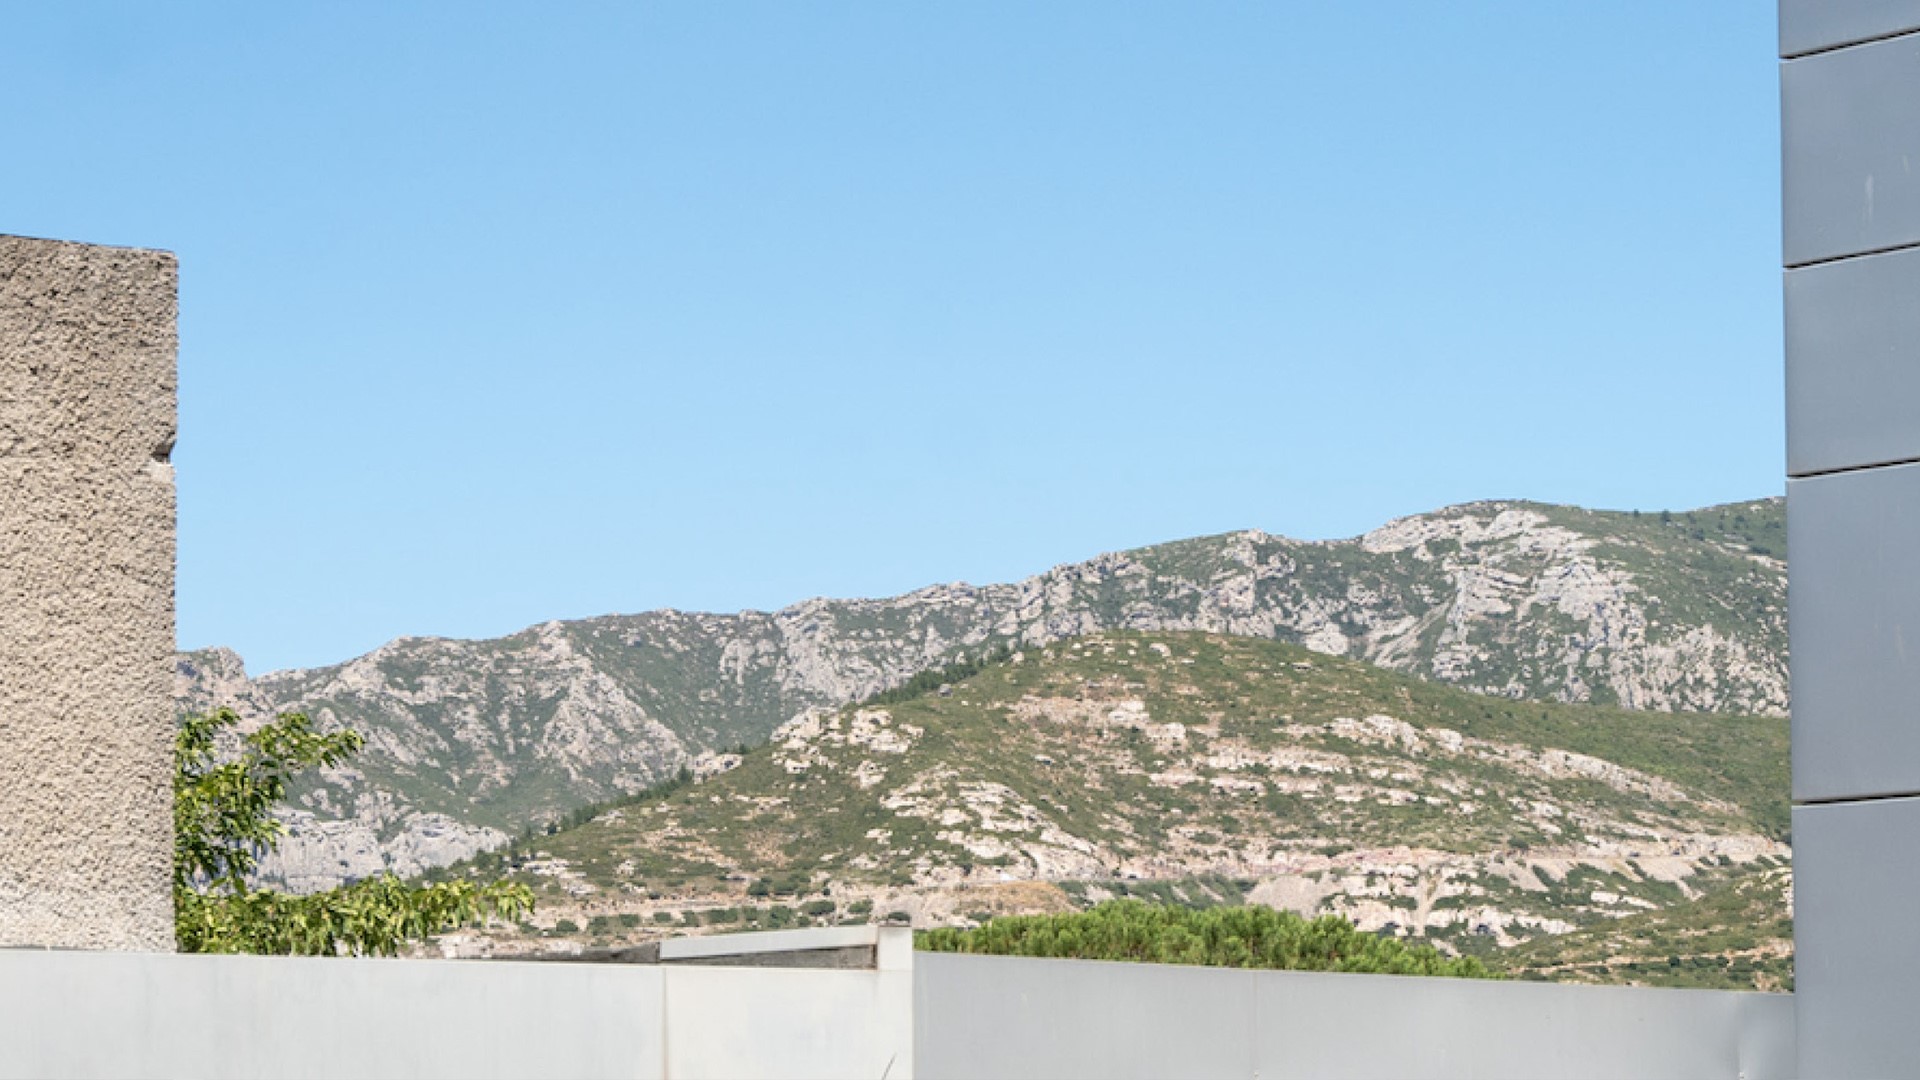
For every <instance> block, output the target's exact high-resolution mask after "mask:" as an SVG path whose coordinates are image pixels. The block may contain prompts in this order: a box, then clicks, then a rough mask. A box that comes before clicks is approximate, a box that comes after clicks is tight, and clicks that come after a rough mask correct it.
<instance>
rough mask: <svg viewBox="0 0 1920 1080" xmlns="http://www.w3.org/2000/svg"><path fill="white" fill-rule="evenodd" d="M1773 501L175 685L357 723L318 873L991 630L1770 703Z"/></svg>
mask: <svg viewBox="0 0 1920 1080" xmlns="http://www.w3.org/2000/svg"><path fill="white" fill-rule="evenodd" d="M1784 517H1785V514H1784V507H1783V505H1782V502H1781V501H1780V500H1777V499H1775V500H1765V501H1760V502H1754V503H1742V504H1734V505H1731V506H1726V507H1716V508H1711V509H1707V510H1700V511H1694V512H1691V513H1683V514H1673V515H1639V514H1626V513H1609V512H1595V511H1587V510H1580V509H1575V508H1568V507H1556V506H1545V505H1540V504H1532V503H1509V502H1490V503H1474V504H1470V505H1466V506H1459V507H1453V508H1450V509H1446V510H1441V511H1438V512H1435V513H1432V514H1425V515H1420V516H1416V517H1410V518H1405V519H1402V520H1399V521H1395V522H1391V523H1389V524H1387V525H1385V526H1382V527H1381V528H1379V529H1376V530H1374V531H1373V532H1370V533H1368V534H1366V535H1365V536H1362V537H1359V538H1356V539H1353V540H1341V541H1319V542H1306V541H1297V540H1289V539H1286V538H1283V537H1277V536H1271V535H1268V534H1266V533H1262V532H1257V531H1248V532H1240V533H1231V534H1226V535H1222V536H1214V537H1203V538H1199V539H1194V540H1183V541H1176V542H1173V543H1168V544H1161V545H1157V546H1154V547H1148V548H1141V549H1137V550H1134V551H1128V552H1120V553H1116V554H1110V555H1103V556H1100V557H1098V558H1095V559H1091V560H1088V561H1086V562H1083V563H1075V564H1069V565H1065V566H1060V567H1056V568H1054V569H1052V570H1049V571H1047V572H1045V573H1042V574H1038V575H1035V576H1034V577H1031V578H1028V579H1026V580H1024V581H1019V582H1014V583H1010V584H1001V585H986V586H974V585H968V584H965V583H955V584H949V585H938V586H933V587H930V588H926V589H921V590H919V591H916V592H913V593H909V594H907V595H904V596H898V597H893V598H888V599H879V600H825V599H819V600H809V601H807V602H805V603H801V604H796V605H794V606H793V607H790V608H786V609H783V610H781V611H777V612H773V613H765V612H753V611H749V612H741V613H738V614H729V615H722V614H701V613H689V612H680V611H671V610H665V611H653V612H647V613H643V614H638V615H614V616H606V617H603V618H596V619H584V620H580V621H576V622H549V623H543V624H541V625H539V626H536V627H532V628H530V629H528V630H525V631H522V632H520V633H518V634H514V635H512V636H510V637H505V638H499V639H494V640H490V641H451V640H445V639H438V638H401V639H398V640H396V641H393V642H390V643H388V644H387V645H384V646H382V647H381V648H379V649H377V650H375V651H374V652H372V653H369V654H367V655H366V656H362V657H359V658H357V659H355V660H351V661H349V662H347V663H345V664H341V665H337V666H333V667H325V668H314V669H309V670H300V671H283V672H274V673H271V674H267V675H262V676H259V677H257V678H253V679H248V678H246V677H245V676H244V672H243V671H242V670H241V668H240V666H239V662H238V657H235V656H234V655H233V654H232V653H230V652H224V651H221V650H209V651H203V652H198V653H190V654H184V655H183V656H182V657H181V658H180V673H179V678H178V693H179V698H180V701H181V703H182V705H183V707H190V708H205V707H211V706H213V705H219V704H229V705H232V706H234V707H235V708H237V709H239V710H240V711H241V712H242V713H243V714H245V715H248V716H250V717H252V718H254V719H255V720H258V719H260V718H262V717H264V716H266V715H268V714H270V713H271V712H272V711H275V710H284V709H296V708H297V709H303V710H306V711H308V712H310V713H312V714H314V715H315V717H316V718H317V719H318V720H319V721H320V722H321V723H322V725H323V726H338V725H347V726H352V727H354V728H357V729H358V730H360V731H361V732H362V733H363V734H365V735H366V736H367V739H368V745H367V748H366V750H364V751H363V752H362V753H361V755H360V756H359V758H358V759H356V760H355V761H354V762H352V763H351V767H350V768H346V769H339V770H333V771H331V772H329V773H328V774H327V775H326V776H325V778H324V780H323V781H322V782H321V783H319V784H317V785H314V786H311V787H309V788H307V789H304V790H303V791H302V792H300V794H299V800H298V801H299V809H301V810H303V811H305V812H308V813H310V814H312V815H313V818H312V824H311V826H303V827H306V828H309V830H310V833H309V835H312V836H314V837H316V840H315V842H314V844H313V845H312V846H310V847H302V848H301V849H300V850H301V851H311V852H313V854H312V855H311V862H312V865H306V864H305V863H302V862H301V860H302V859H306V858H307V856H295V855H294V854H293V853H292V851H291V849H290V850H289V851H288V852H287V853H283V856H282V858H281V859H280V860H279V863H278V864H277V865H278V866H280V867H281V869H280V871H279V872H280V873H282V874H283V875H284V879H285V880H286V881H288V882H290V883H291V882H294V881H296V880H297V881H300V882H302V883H303V884H306V885H312V886H316V887H317V886H318V885H319V884H321V883H327V882H333V881H337V880H345V879H349V878H351V877H355V876H359V875H360V874H361V873H363V872H365V869H366V868H373V867H375V866H376V864H375V862H373V861H371V857H370V856H366V855H364V852H365V851H367V850H370V849H368V848H366V846H365V845H367V844H369V843H371V844H373V845H375V846H376V847H377V848H378V850H379V851H380V852H381V855H380V860H379V863H378V865H379V866H383V867H389V868H396V869H397V868H399V867H401V866H410V865H414V864H415V863H419V864H420V865H439V862H438V861H437V860H439V859H441V858H443V857H448V856H450V855H451V853H453V852H457V851H464V850H467V849H468V848H469V847H471V846H473V845H480V846H489V845H492V844H495V843H497V842H498V840H497V839H495V838H499V839H504V837H505V836H506V835H507V834H509V833H515V832H518V831H520V830H521V829H523V828H526V827H528V826H529V825H536V826H537V825H539V824H541V823H543V822H546V821H549V820H552V819H555V818H557V817H559V816H561V815H563V814H564V813H566V812H567V811H569V810H571V809H572V808H574V807H577V806H580V805H583V804H585V803H588V802H592V801H596V800H600V799H605V798H609V797H613V796H617V795H621V794H626V793H631V792H635V791H639V790H641V789H643V788H646V787H648V786H650V785H652V784H654V783H657V782H659V781H661V780H663V779H665V778H667V777H669V776H671V775H673V774H674V773H675V772H677V771H678V770H679V769H681V768H682V767H688V768H691V767H693V766H694V764H695V763H696V762H697V761H700V760H703V758H702V756H703V755H710V754H718V753H723V752H725V751H728V750H731V749H733V748H734V747H736V746H738V745H741V744H758V743H761V742H765V741H766V740H767V739H768V738H769V737H770V736H772V734H773V733H774V730H775V729H776V728H777V727H779V726H780V725H781V724H783V723H786V722H788V721H790V720H793V719H795V718H797V717H802V716H804V715H805V714H807V713H808V711H809V710H814V709H822V708H835V707H838V706H841V705H845V704H848V703H850V702H854V701H859V700H861V699H863V698H866V697H868V696H871V695H872V694H874V693H876V692H879V691H881V690H885V689H888V688H890V687H893V686H897V685H899V684H900V683H902V682H905V681H906V680H907V679H909V678H911V677H913V676H914V675H916V674H918V673H920V672H923V671H928V670H932V669H935V668H939V667H941V666H943V665H946V664H949V663H952V662H953V661H955V660H956V659H959V658H960V657H962V656H977V655H979V654H980V653H981V652H983V651H985V650H986V649H988V648H991V647H994V646H996V645H1000V644H1008V645H1011V646H1013V647H1016V648H1019V647H1034V646H1044V645H1046V644H1048V643H1051V642H1054V641H1058V640H1060V639H1062V638H1065V637H1070V636H1074V635H1079V634H1085V633H1090V632H1097V631H1101V630H1110V629H1131V630H1154V631H1163V630H1164V631H1176V630H1196V631H1207V632H1214V633H1226V634H1234V635H1241V636H1250V637H1259V638H1268V639H1277V640H1282V641H1287V642H1292V643H1297V644H1302V645H1305V646H1307V647H1308V648H1311V649H1314V650H1316V651H1319V652H1322V653H1327V654H1333V655H1343V656H1348V657H1352V658H1355V659H1361V660H1366V661H1369V662H1371V663H1374V664H1378V665H1380V666H1383V667H1386V668H1389V669H1392V670H1396V671H1401V672H1405V673H1409V674H1414V675H1418V676H1421V677H1423V678H1428V679H1432V680H1435V681H1439V682H1445V683H1451V684H1454V685H1457V686H1460V687H1463V688H1465V689H1470V690H1475V691H1479V692H1482V693H1488V694H1493V695H1497V696H1501V697H1506V698H1531V699H1539V700H1551V701H1569V702H1580V701H1591V702H1598V703H1604V704H1617V705H1620V706H1623V707H1628V708H1637V709H1652V710H1665V711H1701V712H1739V713H1755V714H1769V715H1782V714H1784V713H1785V711H1786V708H1787V663H1786V573H1785V561H1784V557H1785V550H1784V538H1783V537H1784ZM705 760H711V759H705ZM415 815H441V816H442V817H441V818H436V819H433V820H435V821H441V820H442V819H444V822H445V823H447V824H441V825H438V826H436V827H437V828H440V829H442V830H443V831H442V832H441V833H440V834H439V835H440V836H442V837H443V839H444V842H437V843H426V842H425V841H424V840H414V841H409V840H406V839H405V837H407V836H409V835H414V834H409V833H408V832H407V829H408V828H409V827H410V826H409V825H408V822H413V821H418V820H426V819H424V818H418V817H416V816H415ZM324 822H336V823H339V822H357V823H359V828H358V829H356V830H351V831H346V830H342V829H340V828H338V827H329V828H331V830H332V831H329V828H322V827H321V825H322V823H324ZM455 826H457V827H458V829H459V830H461V831H459V832H458V833H457V836H458V838H457V839H455V835H456V834H455V833H454V832H452V831H446V830H452V829H454V828H455ZM422 827H423V828H424V826H422ZM322 835H324V836H326V837H327V838H328V839H327V840H326V841H325V842H324V843H322V842H320V841H319V840H318V839H317V838H318V837H319V836H322ZM409 845H411V846H409ZM354 852H362V853H363V854H354ZM342 860H345V863H344V864H342ZM356 860H357V861H356ZM295 863H300V865H294V864H295Z"/></svg>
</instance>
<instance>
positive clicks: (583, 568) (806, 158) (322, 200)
mask: <svg viewBox="0 0 1920 1080" xmlns="http://www.w3.org/2000/svg"><path fill="white" fill-rule="evenodd" d="M1774 53H1775V47H1774V23H1773V5H1771V4H1673V3H1670V2H1668V3H1613V4H1530V3H1519V2H1511V3H1502V4H1473V3H1450V4H1433V3H1427V2H1418V3H1404V4H1390V3H1381V4H1367V5H1341V4H1323V5H1312V6H1308V5H1304V4H1302V5H1287V4H1251V3H1249V4H1205V3H1194V4H1177V5H1175V4H1165V5H1145V4H1141V5H1128V4H1112V3H1086V4H1069V3H1048V4H1031V3H1007V4H989V3H970V4H956V5H943V6H938V7H935V6H932V5H907V4H897V3H872V4H833V5H826V4H820V5H811V4H792V3H769V4H759V5H753V4H676V5H638V4H630V5H612V4H609V5H600V6H596V5H587V4H580V5H572V6H568V5H524V6H514V5H476V4H468V3H460V4H438V5H435V4H406V5H400V4H391V5H390V4H377V5H376V4H364V5H358V6H353V5H345V4H338V5H325V6H322V5H292V4H288V5H241V4H234V5H230V6H211V5H192V4H167V5H158V4H127V5H124V6H88V5H84V4H44V5H27V6H21V7H19V8H17V9H15V10H12V11H10V12H9V15H8V26H7V29H6V32H5V34H4V35H0V92H3V93H4V98H5V100H6V101H7V103H8V104H7V107H6V109H5V110H4V111H0V137H3V138H4V145H5V146H6V148H7V150H6V153H7V154H8V156H9V158H10V161H9V163H8V167H7V168H5V169H0V232H12V233H20V234H26V235H37V236H54V237H60V238H63V239H75V240H87V241H93V242H99V243H113V244H131V245H141V246H151V247H162V248H168V249H171V250H173V251H175V252H178V253H179V256H180V258H181V263H182V285H181V335H182V337H181V352H180V379H181V398H180V413H181V438H180V443H179V448H178V450H177V452H176V454H175V459H174V460H175V463H176V465H177V466H178V470H179V472H178V476H179V484H180V577H179V593H178V596H179V632H180V641H181V644H182V645H183V646H184V647H199V646H204V645H212V644H225V645H230V646H233V647H235V648H237V649H239V650H240V651H241V652H242V654H243V655H245V656H246V657H247V659H248V661H249V667H250V668H251V669H253V670H255V671H261V670H267V669H269V668H275V667H285V666H295V665H311V664H320V663H329V662H335V661H338V660H342V659H345V658H347V657H349V656H352V655H355V654H357V653H360V652H364V651H365V650H367V649H370V648H372V647H374V646H376V645H378V644H379V643H381V642H382V641H384V640H387V639H388V638H391V637H394V636H398V635H401V634H445V635H454V636H463V637H470V636H484V635H494V634H501V633H506V632H511V631H513V630H516V629H518V628H520V627H522V626H525V625H527V624H530V623H533V622H537V621H541V620H543V619H547V618H554V617H575V616H586V615H595V614H602V613H607V612H616V611H639V610H645V609H648V608H653V607H663V606H671V607H679V608H684V609H706V610H733V609H737V608H743V607H756V608H763V609H764V608H773V607H778V606H781V605H784V604H788V603H791V602H794V601H797V600H801V599H804V598H806V597H809V596H816V595H832V596H851V595H883V594H891V593H896V592H902V591H906V590H908V589H912V588H915V587H918V586H921V585H925V584H928V583H932V582H936V581H951V580H968V581H974V582H987V581H996V580H1009V579H1013V578H1017V577H1020V576H1024V575H1026V574H1030V573H1033V572H1036V571H1039V570H1042V569H1045V568H1046V567H1048V566H1050V565H1054V564H1056V563H1060V562H1066V561H1071V560H1076V559H1081V558H1085V557H1088V556H1091V555H1094V554H1097V553H1099V552H1101V551H1107V550H1114V549H1120V548H1126V547H1133V546H1138V545H1141V544H1147V543H1153V542H1156V541H1161V540H1168V539H1174V538H1177V537H1183V536H1190V535H1197V534H1204V533H1213V532H1221V531H1226V530H1230V529H1239V528H1248V527H1257V528H1263V529H1267V530H1269V531H1273V532H1279V533H1285V534H1288V535H1294V536H1301V537H1329V536H1345V535H1352V534H1355V533H1358V532H1361V531H1364V530H1366V529H1368V528H1371V527H1373V526H1375V525H1377V524H1379V523H1381V522H1382V521H1385V520H1387V519H1388V518H1391V517H1394V516H1398V515H1402V514H1408V513H1415V512H1419V511H1422V510H1427V509H1432V508H1434V507H1438V506H1441V505H1445V504H1448V503H1453V502H1461V501H1468V500H1474V499H1484V498H1506V497H1515V498H1531V499H1540V500H1547V501H1554V502H1570V503H1578V504H1582V505H1588V506H1596V507H1611V508H1641V509H1657V508H1680V507H1687V506H1695V505H1704V504H1708V503H1714V502H1724V501H1731V500H1735V499H1743V498H1751V497H1756V496H1765V495H1771V494H1776V493H1778V492H1779V491H1780V490H1781V489H1782V486H1783V485H1782V481H1781V479H1780V477H1781V474H1782V450H1781V423H1782V422H1781V401H1780V396H1781V391H1780V382H1781V379H1780V341H1779V338H1780V331H1779V327H1780V315H1779V277H1778V273H1779V271H1778V267H1779V239H1778V237H1779V225H1778V220H1779V212H1778V200H1779V193H1778V102H1777V89H1776V79H1777V70H1776V64H1775V61H1774V59H1773V56H1774Z"/></svg>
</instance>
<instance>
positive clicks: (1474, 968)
mask: <svg viewBox="0 0 1920 1080" xmlns="http://www.w3.org/2000/svg"><path fill="white" fill-rule="evenodd" d="M915 947H916V948H920V949H925V950H927V951H929V952H959V953H984V954H988V955H993V956H1051V957H1062V958H1067V959H1075V960H1132V961H1139V962H1146V963H1159V964H1201V965H1206V966H1209V967H1237V968H1275V969H1282V970H1287V971H1350V972H1364V973H1371V974H1382V975H1451V976H1456V977H1460V978H1469V979H1488V978H1496V977H1497V976H1495V975H1494V974H1493V973H1492V972H1490V971H1488V970H1487V968H1486V966H1485V965H1484V964H1482V963H1481V962H1480V961H1478V960H1476V959H1474V958H1472V957H1447V956H1444V955H1442V954H1441V953H1440V951H1439V950H1437V949H1435V948H1434V947H1433V946H1431V945H1408V944H1407V943H1405V942H1403V941H1400V940H1398V939H1395V938H1389V937H1381V936H1379V935H1376V934H1368V933H1364V932H1362V931H1361V930H1359V929H1357V928H1355V927H1354V925H1353V924H1352V923H1350V922H1348V921H1347V920H1345V919H1343V918H1340V917H1339V916H1337V915H1322V916H1320V917H1319V918H1317V919H1305V918H1301V917H1300V916H1298V915H1295V914H1293V913H1292V912H1287V911H1275V910H1274V909H1272V908H1268V907H1217V908H1208V909H1206V910H1204V911H1195V910H1192V909H1190V908H1183V907H1174V906H1165V905H1159V904H1146V903H1142V902H1141V901H1138V900H1110V901H1108V902H1106V903H1104V904H1100V905H1099V906H1097V907H1094V908H1092V909H1091V910H1088V911H1081V912H1074V913H1072V914H1066V915H1015V916H1006V917H1002V918H998V919H993V920H991V921H989V922H987V923H984V924H982V925H981V926H979V927H977V928H975V929H972V930H951V929H948V930H928V931H924V932H923V933H921V934H919V935H918V940H917V941H916V942H915Z"/></svg>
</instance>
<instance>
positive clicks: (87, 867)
mask: <svg viewBox="0 0 1920 1080" xmlns="http://www.w3.org/2000/svg"><path fill="white" fill-rule="evenodd" d="M177 282H178V272H177V267H176V263H175V260H174V257H173V256H172V255H170V254H167V253H165V252H158V251H143V250H136V249H129V248H106V247H94V246H89V245H83V244H70V243H62V242H58V241H50V240H30V239H24V238H20V237H6V236H0V491H4V492H5V493H6V494H5V496H4V497H3V498H0V736H3V737H0V946H8V945H38V946H51V947H60V948H96V949H143V950H170V949H172V948H173V902H172V895H171V889H170V884H169V881H170V872H169V867H170V865H171V859H172V851H173V833H172V809H171V808H172V803H171V797H170V781H171V743H172V724H173V703H172V698H171V691H172V683H171V672H172V660H173V566H174V494H173V468H172V466H170V465H169V464H167V457H168V455H169V454H170V453H171V452H172V448H173V439H174V423H175V420H174V396H175V377H174V357H175V349H176V343H175V330H174V326H175V302H176V301H175V297H176V295H177V292H178V287H177Z"/></svg>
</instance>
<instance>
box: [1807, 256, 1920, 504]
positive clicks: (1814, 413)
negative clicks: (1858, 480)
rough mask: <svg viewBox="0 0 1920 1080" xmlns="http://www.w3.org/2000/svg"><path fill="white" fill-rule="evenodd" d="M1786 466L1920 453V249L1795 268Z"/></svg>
mask: <svg viewBox="0 0 1920 1080" xmlns="http://www.w3.org/2000/svg"><path fill="white" fill-rule="evenodd" d="M1785 291H1786V326H1787V471H1788V472H1789V473H1790V474H1793V475H1795V476H1804V475H1806V474H1808V473H1815V472H1829V471H1832V470H1834V469H1847V468H1856V467H1859V466H1862V465H1879V464H1885V463H1888V462H1895V461H1913V460H1916V459H1920V248H1915V249H1909V250H1904V251H1896V252H1888V253H1885V254H1881V255H1865V256H1861V257H1859V258H1854V259H1842V260H1840V261H1838V262H1831V263H1821V264H1820V265H1818V266H1807V267H1802V268H1800V269H1798V270H1789V271H1787V274H1786V288H1785Z"/></svg>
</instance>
